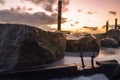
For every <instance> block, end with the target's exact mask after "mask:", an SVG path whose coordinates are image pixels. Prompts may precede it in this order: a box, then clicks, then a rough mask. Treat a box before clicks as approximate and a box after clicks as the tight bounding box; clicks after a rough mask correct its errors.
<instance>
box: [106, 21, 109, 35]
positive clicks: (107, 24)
mask: <svg viewBox="0 0 120 80" xmlns="http://www.w3.org/2000/svg"><path fill="white" fill-rule="evenodd" d="M108 29H109V21H107V22H106V33H107V32H108Z"/></svg>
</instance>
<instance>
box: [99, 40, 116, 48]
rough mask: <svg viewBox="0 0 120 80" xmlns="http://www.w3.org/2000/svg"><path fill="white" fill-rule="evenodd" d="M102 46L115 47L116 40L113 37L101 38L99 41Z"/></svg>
mask: <svg viewBox="0 0 120 80" xmlns="http://www.w3.org/2000/svg"><path fill="white" fill-rule="evenodd" d="M100 44H101V46H102V47H109V48H117V47H118V42H117V41H116V40H115V39H113V38H103V39H102V40H101V41H100Z"/></svg>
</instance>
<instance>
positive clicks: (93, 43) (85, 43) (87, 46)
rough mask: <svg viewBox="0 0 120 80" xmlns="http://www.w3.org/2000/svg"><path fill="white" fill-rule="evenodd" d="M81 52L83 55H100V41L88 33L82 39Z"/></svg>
mask: <svg viewBox="0 0 120 80" xmlns="http://www.w3.org/2000/svg"><path fill="white" fill-rule="evenodd" d="M79 46H80V52H82V53H83V54H82V55H83V56H86V57H87V56H88V57H90V56H93V55H94V56H95V57H96V56H98V53H99V49H100V46H99V42H98V40H97V39H96V37H94V36H91V35H86V36H85V37H83V38H81V39H80V44H79Z"/></svg>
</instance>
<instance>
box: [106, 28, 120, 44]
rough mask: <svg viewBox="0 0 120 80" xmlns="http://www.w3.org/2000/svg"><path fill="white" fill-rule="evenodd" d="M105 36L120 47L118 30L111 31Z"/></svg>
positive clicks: (119, 32)
mask: <svg viewBox="0 0 120 80" xmlns="http://www.w3.org/2000/svg"><path fill="white" fill-rule="evenodd" d="M106 36H107V37H110V38H113V39H115V40H116V41H117V42H118V43H119V46H120V31H119V30H115V29H111V30H109V31H108V32H107V33H106Z"/></svg>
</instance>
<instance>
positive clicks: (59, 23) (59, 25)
mask: <svg viewBox="0 0 120 80" xmlns="http://www.w3.org/2000/svg"><path fill="white" fill-rule="evenodd" d="M61 14H62V0H58V31H61Z"/></svg>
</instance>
